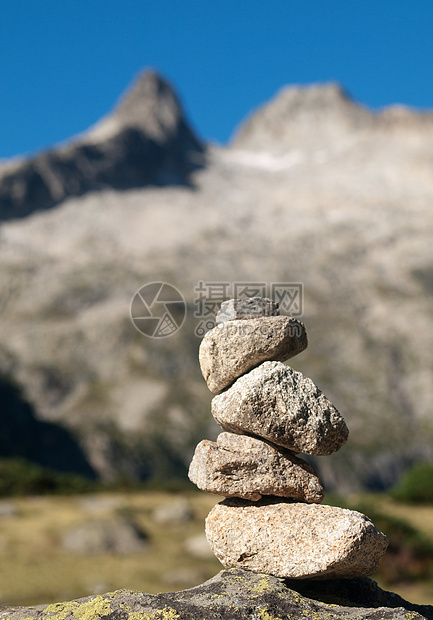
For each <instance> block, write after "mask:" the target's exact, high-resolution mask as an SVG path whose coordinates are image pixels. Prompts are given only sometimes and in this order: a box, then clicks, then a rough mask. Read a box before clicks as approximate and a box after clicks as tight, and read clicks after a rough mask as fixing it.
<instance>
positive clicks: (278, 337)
mask: <svg viewBox="0 0 433 620" xmlns="http://www.w3.org/2000/svg"><path fill="white" fill-rule="evenodd" d="M307 345H308V340H307V333H306V331H305V327H304V325H303V324H302V323H301V322H300V321H298V320H297V319H293V318H291V317H287V316H270V317H261V318H254V319H243V320H242V321H226V322H225V323H220V324H219V325H217V326H216V327H214V329H211V330H210V331H208V332H207V333H206V334H205V336H204V338H203V340H202V342H201V344H200V349H199V361H200V368H201V371H202V373H203V376H204V378H205V380H206V383H207V386H208V388H209V389H210V391H211V392H219V391H220V390H222V389H224V388H225V387H227V386H228V385H230V384H231V383H233V381H235V379H237V378H238V377H240V376H241V375H243V374H244V373H246V372H248V371H249V370H251V369H252V368H254V367H255V366H257V365H258V364H261V363H262V362H264V361H266V360H279V361H285V360H288V359H290V358H291V357H294V356H295V355H297V354H298V353H301V351H304V349H306V348H307Z"/></svg>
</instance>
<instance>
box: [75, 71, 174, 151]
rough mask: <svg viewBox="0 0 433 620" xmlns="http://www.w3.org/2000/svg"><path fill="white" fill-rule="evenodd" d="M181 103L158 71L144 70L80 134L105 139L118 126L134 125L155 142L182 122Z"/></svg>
mask: <svg viewBox="0 0 433 620" xmlns="http://www.w3.org/2000/svg"><path fill="white" fill-rule="evenodd" d="M184 117H185V115H184V112H183V110H182V106H181V103H180V101H179V98H178V97H177V95H176V93H175V91H174V89H173V88H172V86H171V85H170V84H169V82H167V80H165V79H164V78H163V77H162V76H161V75H160V74H159V73H157V72H156V71H155V70H153V69H147V70H144V71H142V72H141V73H139V74H138V76H137V77H136V78H135V80H133V82H132V84H131V85H130V86H129V87H128V88H127V89H126V90H125V91H124V93H123V94H122V95H121V96H120V98H119V100H118V101H117V103H116V104H115V106H114V108H113V109H112V110H111V112H109V114H107V116H105V117H103V118H102V119H101V120H100V121H98V122H97V123H96V124H95V125H94V126H93V127H91V128H90V130H89V131H88V132H86V133H85V134H84V135H83V138H84V140H86V139H89V138H90V139H93V140H99V139H102V140H104V139H106V138H107V137H108V136H110V135H112V134H113V133H115V132H117V131H118V130H119V129H120V127H136V128H140V129H142V130H144V131H146V133H147V135H149V136H150V137H152V138H153V139H155V140H157V141H161V140H163V139H164V136H167V133H170V132H172V131H174V130H175V129H176V127H177V126H178V125H179V123H182V122H185V120H184Z"/></svg>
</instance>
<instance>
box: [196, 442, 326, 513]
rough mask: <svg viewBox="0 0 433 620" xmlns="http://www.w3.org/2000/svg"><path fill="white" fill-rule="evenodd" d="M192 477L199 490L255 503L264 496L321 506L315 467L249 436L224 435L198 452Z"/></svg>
mask: <svg viewBox="0 0 433 620" xmlns="http://www.w3.org/2000/svg"><path fill="white" fill-rule="evenodd" d="M189 478H190V480H191V481H192V482H194V483H195V484H196V485H197V486H198V488H199V489H201V490H202V491H206V492H207V493H215V494H216V495H224V496H225V497H241V498H244V499H250V500H253V501H257V500H259V499H260V498H261V497H262V496H263V495H277V496H280V497H290V498H293V499H297V500H299V501H304V502H317V503H320V502H321V501H322V499H323V487H322V485H321V484H320V482H319V478H318V477H317V472H316V470H315V468H314V467H313V466H312V465H309V464H308V463H306V462H305V461H303V460H302V459H299V458H297V457H296V456H294V455H293V454H292V453H290V452H289V451H288V450H285V449H284V448H277V447H274V446H272V445H269V444H268V443H266V442H264V441H262V440H260V439H256V438H255V437H248V436H246V435H234V434H233V433H221V434H220V435H219V436H218V438H217V441H216V443H215V442H213V441H207V440H204V441H202V442H200V443H199V444H198V446H197V448H196V450H195V454H194V457H193V459H192V462H191V465H190V468H189Z"/></svg>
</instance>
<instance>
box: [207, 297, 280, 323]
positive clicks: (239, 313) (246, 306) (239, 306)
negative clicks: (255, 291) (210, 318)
mask: <svg viewBox="0 0 433 620" xmlns="http://www.w3.org/2000/svg"><path fill="white" fill-rule="evenodd" d="M279 314H280V311H279V309H278V304H277V303H276V302H275V301H272V300H271V299H267V298H266V297H249V298H248V299H229V300H227V301H223V302H222V304H221V308H220V310H219V311H218V313H217V315H216V322H217V324H218V323H224V322H225V321H234V320H236V319H254V318H257V317H260V316H278V315H279Z"/></svg>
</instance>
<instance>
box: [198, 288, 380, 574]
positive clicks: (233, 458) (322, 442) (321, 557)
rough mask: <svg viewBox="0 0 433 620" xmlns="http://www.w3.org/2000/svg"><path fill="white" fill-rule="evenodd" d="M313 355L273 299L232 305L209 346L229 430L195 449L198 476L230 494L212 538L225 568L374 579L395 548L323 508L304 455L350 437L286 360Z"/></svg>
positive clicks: (341, 512) (361, 521)
mask: <svg viewBox="0 0 433 620" xmlns="http://www.w3.org/2000/svg"><path fill="white" fill-rule="evenodd" d="M306 347H307V335H306V332H305V328H304V325H303V324H302V323H301V322H299V321H298V320H296V319H293V318H291V317H286V316H280V315H279V312H278V305H277V304H275V303H274V302H272V301H271V300H269V299H263V298H257V297H255V298H251V299H245V300H236V299H232V300H230V301H227V302H224V303H223V304H222V306H221V310H220V312H219V313H218V315H217V325H216V327H215V328H214V329H212V330H211V331H209V332H208V333H207V334H206V335H205V337H204V338H203V341H202V343H201V346H200V353H199V357H200V366H201V370H202V373H203V376H204V377H205V379H206V382H207V385H208V387H209V389H210V390H211V391H212V392H219V394H218V395H217V396H215V397H214V398H213V400H212V414H213V416H214V418H215V420H216V421H217V422H218V424H219V425H220V426H221V427H222V429H223V431H224V432H222V433H221V434H220V435H219V436H218V438H217V441H216V442H212V441H207V440H204V441H202V442H201V443H199V445H198V446H197V448H196V451H195V454H194V457H193V459H192V462H191V466H190V470H189V477H190V479H191V480H192V482H194V483H195V484H196V485H197V486H198V487H199V488H200V489H202V490H203V491H207V492H208V493H214V494H216V495H222V496H225V498H226V499H225V500H224V501H222V502H221V503H219V504H217V505H216V506H215V507H214V508H213V509H212V510H211V512H210V513H209V515H208V517H207V519H206V535H207V538H208V541H209V543H210V545H211V547H212V550H213V552H214V553H215V555H216V556H217V558H218V559H219V560H220V562H221V563H222V564H223V565H224V566H225V567H226V568H243V569H246V570H250V571H253V572H258V573H268V574H272V575H276V576H277V577H285V578H297V579H301V578H304V579H305V578H316V579H318V578H325V579H329V578H341V577H343V578H346V577H347V578H349V577H363V576H367V575H370V574H372V573H373V572H374V571H375V570H376V568H377V566H378V563H379V561H380V559H381V558H382V556H383V554H384V553H385V551H386V548H387V545H388V541H387V538H386V536H385V535H384V534H382V532H380V531H379V530H378V529H377V528H376V527H375V526H374V525H373V523H372V522H371V521H370V520H369V519H368V517H366V516H365V515H363V514H361V513H359V512H356V511H353V510H347V509H343V508H336V507H332V506H326V505H321V501H322V500H323V487H322V485H321V483H320V481H319V478H318V475H317V471H316V469H315V468H314V467H313V466H312V465H310V464H308V463H307V462H306V461H304V460H303V459H301V458H299V457H298V456H297V454H299V453H302V454H306V455H316V456H326V455H329V454H331V453H333V452H335V451H336V450H339V449H340V448H341V447H342V446H343V444H344V443H345V442H346V441H347V438H348V434H349V431H348V429H347V426H346V424H345V422H344V420H343V418H342V417H341V415H340V413H339V412H338V411H337V409H336V408H335V407H334V406H333V404H332V403H331V402H330V401H329V400H328V399H327V398H326V396H325V395H324V394H323V393H322V392H321V391H320V390H319V388H318V387H317V386H316V385H315V384H314V383H313V381H312V380H311V379H309V378H308V377H304V376H303V375H302V374H301V373H300V372H295V371H294V370H293V369H292V368H290V367H289V366H286V365H285V364H283V363H282V362H284V361H286V360H288V359H289V358H291V357H293V356H295V355H297V354H298V353H300V352H301V351H303V350H304V349H305V348H306Z"/></svg>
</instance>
